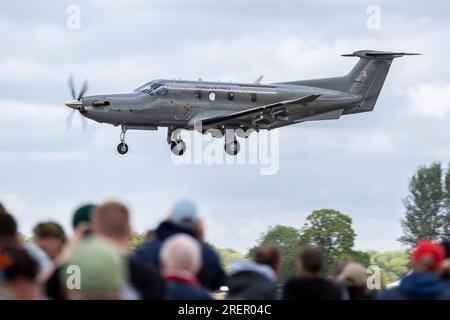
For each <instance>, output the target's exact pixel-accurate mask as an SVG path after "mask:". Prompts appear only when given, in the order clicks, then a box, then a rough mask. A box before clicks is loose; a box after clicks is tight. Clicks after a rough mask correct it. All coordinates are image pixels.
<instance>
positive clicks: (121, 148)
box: [117, 127, 128, 154]
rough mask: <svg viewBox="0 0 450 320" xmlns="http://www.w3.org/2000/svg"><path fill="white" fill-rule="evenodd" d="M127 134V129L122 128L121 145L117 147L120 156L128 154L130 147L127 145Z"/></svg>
mask: <svg viewBox="0 0 450 320" xmlns="http://www.w3.org/2000/svg"><path fill="white" fill-rule="evenodd" d="M126 133H127V129H125V127H122V133H121V134H120V143H119V145H118V146H117V152H119V153H120V154H126V153H127V152H128V145H127V144H126V143H125V134H126Z"/></svg>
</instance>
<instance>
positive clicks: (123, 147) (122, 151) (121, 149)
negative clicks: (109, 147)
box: [117, 142, 128, 154]
mask: <svg viewBox="0 0 450 320" xmlns="http://www.w3.org/2000/svg"><path fill="white" fill-rule="evenodd" d="M117 152H119V153H120V154H125V153H127V152H128V145H127V144H126V143H123V142H122V143H119V145H118V146H117Z"/></svg>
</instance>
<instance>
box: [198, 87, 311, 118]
mask: <svg viewBox="0 0 450 320" xmlns="http://www.w3.org/2000/svg"><path fill="white" fill-rule="evenodd" d="M319 96H320V94H311V95H308V96H305V97H302V98H298V99H293V100H285V101H279V102H275V103H271V104H267V105H264V106H259V107H255V108H250V109H246V110H243V111H238V112H233V113H230V114H226V115H219V116H215V117H210V118H206V119H202V120H201V121H202V125H203V126H215V125H221V124H225V123H226V122H228V121H230V120H235V119H241V120H242V121H244V122H245V121H246V120H249V119H251V118H255V117H264V115H265V114H266V113H267V112H268V111H272V110H274V109H277V108H278V109H277V112H278V110H280V111H285V109H284V107H286V108H287V107H288V106H292V105H302V104H304V103H308V102H311V101H314V100H316V99H317V98H318V97H319Z"/></svg>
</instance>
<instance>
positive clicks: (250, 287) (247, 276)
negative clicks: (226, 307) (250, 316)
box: [227, 261, 277, 300]
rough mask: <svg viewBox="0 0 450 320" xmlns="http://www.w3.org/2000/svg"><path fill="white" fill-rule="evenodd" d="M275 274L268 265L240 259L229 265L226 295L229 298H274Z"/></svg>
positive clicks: (275, 295) (275, 296)
mask: <svg viewBox="0 0 450 320" xmlns="http://www.w3.org/2000/svg"><path fill="white" fill-rule="evenodd" d="M276 290H277V287H276V283H275V274H274V273H273V271H272V270H271V269H270V267H269V266H265V265H260V264H257V263H254V262H251V261H240V262H237V263H235V264H233V265H232V266H231V267H230V276H229V277H228V295H227V299H230V300H275V299H276V298H277V294H276Z"/></svg>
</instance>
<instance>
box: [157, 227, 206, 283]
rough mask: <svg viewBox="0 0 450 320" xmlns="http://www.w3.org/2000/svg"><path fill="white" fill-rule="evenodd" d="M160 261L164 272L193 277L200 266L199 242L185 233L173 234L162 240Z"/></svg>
mask: <svg viewBox="0 0 450 320" xmlns="http://www.w3.org/2000/svg"><path fill="white" fill-rule="evenodd" d="M160 261H161V268H162V270H163V272H164V273H169V274H183V275H188V276H191V277H195V275H197V274H198V272H199V271H200V269H201V266H202V253H201V247H200V244H199V242H198V241H197V240H196V239H194V238H192V237H191V236H189V235H187V234H181V233H178V234H175V235H173V236H171V237H170V238H168V239H167V240H166V241H164V243H163V245H162V247H161V252H160Z"/></svg>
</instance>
